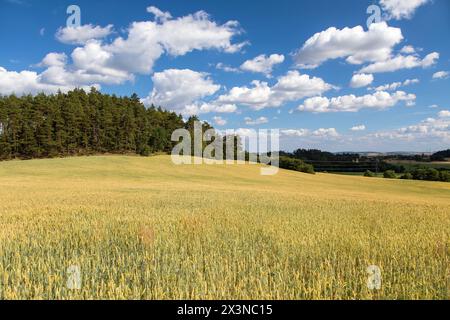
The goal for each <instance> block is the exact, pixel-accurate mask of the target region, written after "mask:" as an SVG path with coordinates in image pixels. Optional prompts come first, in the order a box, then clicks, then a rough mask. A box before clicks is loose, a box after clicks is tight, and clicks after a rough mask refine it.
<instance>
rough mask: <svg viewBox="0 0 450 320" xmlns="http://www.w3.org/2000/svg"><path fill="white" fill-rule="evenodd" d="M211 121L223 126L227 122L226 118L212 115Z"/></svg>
mask: <svg viewBox="0 0 450 320" xmlns="http://www.w3.org/2000/svg"><path fill="white" fill-rule="evenodd" d="M213 121H214V123H215V124H216V125H218V126H224V125H226V124H227V120H225V119H223V118H222V117H217V116H216V117H213Z"/></svg>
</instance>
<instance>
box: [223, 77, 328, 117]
mask: <svg viewBox="0 0 450 320" xmlns="http://www.w3.org/2000/svg"><path fill="white" fill-rule="evenodd" d="M332 88H333V86H331V85H330V84H328V83H326V82H325V81H323V80H322V79H320V78H316V77H310V76H308V75H306V74H303V75H302V74H300V73H299V72H298V71H289V72H288V73H287V74H286V75H284V76H282V77H279V78H278V79H277V82H276V84H275V85H274V86H272V87H271V86H269V85H268V83H267V82H261V81H253V82H252V86H251V87H246V86H244V87H234V88H232V89H231V90H230V91H229V92H228V93H227V94H224V95H221V96H220V97H219V98H218V99H217V102H218V103H228V104H238V105H245V106H249V107H250V108H252V109H254V110H260V109H264V108H267V107H279V106H281V105H282V104H283V103H285V102H288V101H297V100H300V99H303V98H305V97H311V96H314V95H320V94H322V93H324V92H326V91H328V90H330V89H332Z"/></svg>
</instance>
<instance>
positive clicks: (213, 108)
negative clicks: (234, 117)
mask: <svg viewBox="0 0 450 320" xmlns="http://www.w3.org/2000/svg"><path fill="white" fill-rule="evenodd" d="M236 111H237V106H236V105H235V104H217V103H214V102H199V101H198V102H195V103H192V104H189V105H186V106H185V107H184V109H182V110H181V113H182V114H184V115H199V114H203V113H233V112H236Z"/></svg>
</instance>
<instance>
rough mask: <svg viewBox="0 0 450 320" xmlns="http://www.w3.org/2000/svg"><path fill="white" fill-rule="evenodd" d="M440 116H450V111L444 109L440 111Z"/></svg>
mask: <svg viewBox="0 0 450 320" xmlns="http://www.w3.org/2000/svg"><path fill="white" fill-rule="evenodd" d="M438 116H439V118H450V111H448V110H442V111H440V112H439V113H438Z"/></svg>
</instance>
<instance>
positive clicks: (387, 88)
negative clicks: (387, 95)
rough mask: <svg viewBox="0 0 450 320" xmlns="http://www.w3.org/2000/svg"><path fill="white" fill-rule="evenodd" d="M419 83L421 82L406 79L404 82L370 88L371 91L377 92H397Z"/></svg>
mask: <svg viewBox="0 0 450 320" xmlns="http://www.w3.org/2000/svg"><path fill="white" fill-rule="evenodd" d="M419 82H420V81H419V79H406V80H405V81H403V82H393V83H390V84H385V85H382V86H379V87H376V88H369V89H370V90H375V91H395V90H397V89H398V88H400V87H406V86H409V85H412V84H416V83H419Z"/></svg>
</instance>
